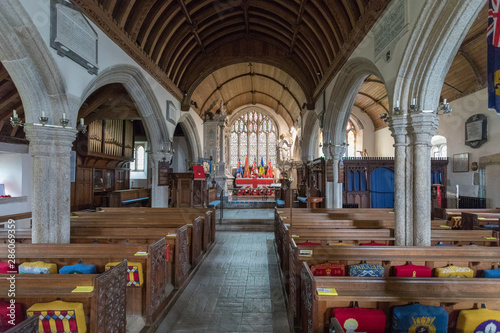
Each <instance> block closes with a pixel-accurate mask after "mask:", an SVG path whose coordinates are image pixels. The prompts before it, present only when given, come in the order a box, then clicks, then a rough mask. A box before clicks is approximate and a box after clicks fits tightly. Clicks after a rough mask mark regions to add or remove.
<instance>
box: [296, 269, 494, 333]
mask: <svg viewBox="0 0 500 333" xmlns="http://www.w3.org/2000/svg"><path fill="white" fill-rule="evenodd" d="M301 278H302V280H301V284H302V295H303V296H304V297H303V299H304V301H303V302H302V303H301V307H302V311H301V314H302V332H307V333H316V332H321V333H323V332H324V331H325V328H326V327H327V326H328V324H329V317H330V314H331V309H332V308H336V307H349V306H351V305H352V304H353V302H354V301H358V302H359V305H360V306H362V307H369V308H379V309H381V310H383V311H384V312H385V313H386V316H387V318H391V317H390V315H389V314H390V312H389V309H390V307H391V306H394V305H403V304H408V303H410V302H419V303H422V304H427V305H437V306H443V307H444V308H445V309H446V310H447V311H448V312H451V311H454V310H460V309H469V308H471V305H473V304H486V306H487V308H489V309H494V310H499V309H500V283H498V282H497V281H495V280H494V279H482V278H474V279H441V278H439V279H438V278H397V277H390V278H357V277H315V276H313V275H312V273H311V270H310V269H309V266H307V263H302V266H301ZM317 288H334V289H335V290H336V291H337V293H338V296H319V295H317V294H316V290H317Z"/></svg>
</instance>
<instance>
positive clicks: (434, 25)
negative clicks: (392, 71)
mask: <svg viewBox="0 0 500 333" xmlns="http://www.w3.org/2000/svg"><path fill="white" fill-rule="evenodd" d="M483 6H484V1H483V0H470V1H458V0H456V1H427V2H425V5H424V8H423V9H422V12H421V14H420V17H419V19H418V20H417V23H416V25H415V28H414V30H413V33H412V35H411V36H410V39H409V41H408V45H407V47H406V50H405V52H404V54H403V58H402V61H401V66H400V67H399V71H398V75H397V78H396V82H395V88H394V99H395V100H396V99H398V100H399V101H400V105H402V106H406V105H409V104H410V98H413V97H414V98H417V104H418V106H419V108H420V109H421V110H435V109H436V108H437V105H438V103H439V97H440V93H441V90H442V86H443V83H444V79H445V77H446V74H447V73H448V71H449V69H450V66H451V63H452V62H453V59H454V58H455V55H456V54H457V52H458V49H459V48H460V45H461V43H462V41H463V39H464V38H465V36H466V35H467V32H468V31H469V29H470V26H471V25H472V23H473V22H474V20H475V18H476V17H477V15H478V13H479V11H480V10H481V8H482V7H483ZM389 100H390V101H391V99H389ZM391 104H392V103H391Z"/></svg>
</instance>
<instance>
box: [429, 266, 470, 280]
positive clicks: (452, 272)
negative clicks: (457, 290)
mask: <svg viewBox="0 0 500 333" xmlns="http://www.w3.org/2000/svg"><path fill="white" fill-rule="evenodd" d="M436 276H437V277H440V278H469V279H471V278H473V277H474V271H473V270H472V269H470V268H469V267H458V266H454V265H448V266H446V267H439V268H436Z"/></svg>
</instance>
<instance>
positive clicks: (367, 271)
mask: <svg viewBox="0 0 500 333" xmlns="http://www.w3.org/2000/svg"><path fill="white" fill-rule="evenodd" d="M348 272H349V275H350V276H362V277H383V276H384V275H385V274H384V272H385V270H384V267H383V266H382V265H375V264H366V263H365V264H358V265H349V266H348Z"/></svg>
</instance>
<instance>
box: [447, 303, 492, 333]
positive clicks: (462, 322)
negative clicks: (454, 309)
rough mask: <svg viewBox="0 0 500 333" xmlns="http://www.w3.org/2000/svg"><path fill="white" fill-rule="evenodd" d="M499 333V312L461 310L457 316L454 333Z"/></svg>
mask: <svg viewBox="0 0 500 333" xmlns="http://www.w3.org/2000/svg"><path fill="white" fill-rule="evenodd" d="M469 332H471V333H472V332H473V333H480V332H484V333H490V332H491V333H496V332H500V311H493V310H489V309H475V310H462V311H460V314H459V315H458V321H457V329H456V333H469Z"/></svg>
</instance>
